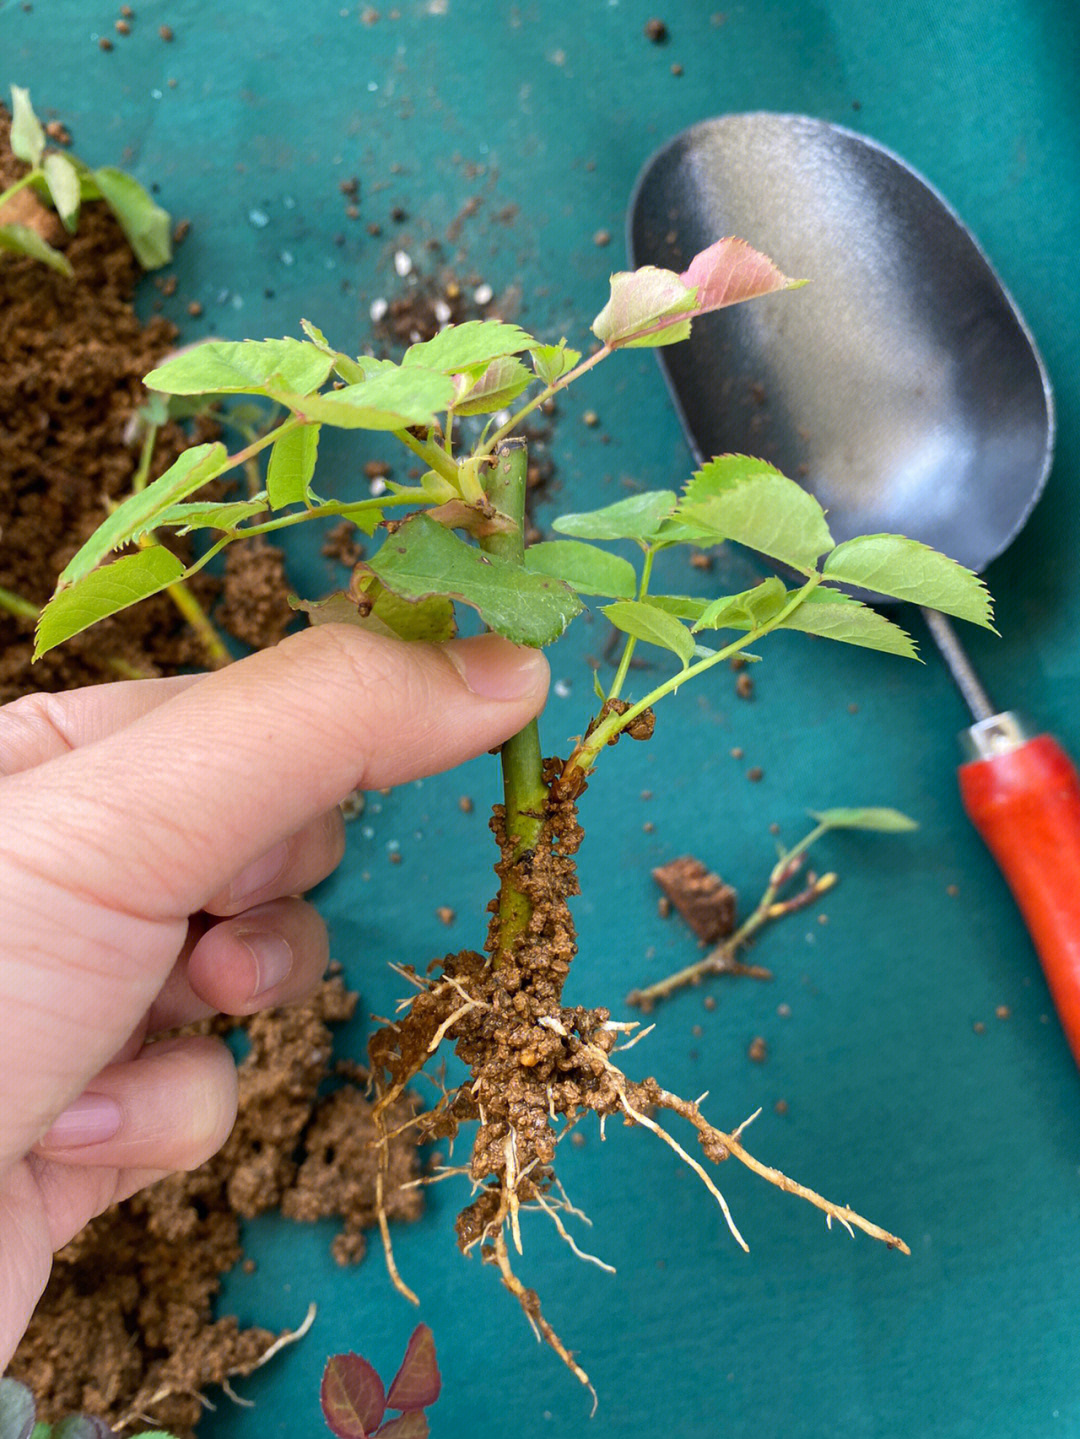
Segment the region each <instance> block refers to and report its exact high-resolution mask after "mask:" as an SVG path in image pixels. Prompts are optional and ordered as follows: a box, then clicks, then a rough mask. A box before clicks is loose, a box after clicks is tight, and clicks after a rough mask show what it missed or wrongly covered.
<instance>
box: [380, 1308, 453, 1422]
mask: <svg viewBox="0 0 1080 1439" xmlns="http://www.w3.org/2000/svg"><path fill="white" fill-rule="evenodd" d="M441 1388H442V1379H441V1378H440V1376H439V1366H438V1364H437V1362H436V1360H435V1339H434V1336H433V1335H432V1333H431V1330H430V1329H429V1328H428V1326H427V1325H426V1324H418V1325H417V1326H416V1328H415V1329H414V1330H413V1332H412V1338H411V1339H410V1340H409V1342H408V1344H407V1345H406V1348H405V1358H404V1359H403V1360H402V1361H401V1368H400V1369H399V1370H398V1372H397V1373H396V1374H395V1375H394V1382H393V1383H392V1384H391V1385H390V1393H389V1394H388V1395H387V1396H386V1407H387V1408H388V1409H401V1410H403V1411H405V1412H410V1411H412V1410H414V1409H426V1408H427V1406H428V1405H429V1404H434V1403H435V1400H436V1399H438V1397H439V1390H440V1389H441ZM386 1432H387V1430H386V1429H384V1430H383V1433H384V1434H385V1433H386ZM417 1432H418V1433H419V1431H417ZM424 1433H425V1434H426V1433H427V1429H426V1428H425V1429H424ZM402 1436H403V1439H405V1436H404V1431H402ZM407 1439H412V1436H411V1434H410V1435H408V1436H407Z"/></svg>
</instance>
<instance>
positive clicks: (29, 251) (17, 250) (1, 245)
mask: <svg viewBox="0 0 1080 1439" xmlns="http://www.w3.org/2000/svg"><path fill="white" fill-rule="evenodd" d="M0 250H10V251H11V252H12V253H13V254H15V255H29V257H30V258H31V259H32V260H40V261H41V263H42V264H43V265H48V266H49V268H50V270H58V271H59V272H60V274H61V275H66V276H67V278H68V279H69V280H70V279H72V278H73V277H74V274H75V271H74V270H73V269H72V268H71V261H70V260H69V259H68V257H67V256H66V255H64V254H61V252H60V251H59V250H54V249H53V247H52V246H51V245H50V244H49V242H48V241H47V240H43V239H42V238H41V236H40V235H39V234H38V232H37V231H36V230H31V228H30V226H29V225H19V224H16V223H15V222H14V221H13V222H12V223H11V224H8V225H0Z"/></svg>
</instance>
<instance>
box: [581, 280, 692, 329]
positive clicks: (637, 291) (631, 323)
mask: <svg viewBox="0 0 1080 1439" xmlns="http://www.w3.org/2000/svg"><path fill="white" fill-rule="evenodd" d="M693 308H694V291H693V289H692V288H691V287H689V286H687V285H685V284H684V283H683V282H682V280H680V279H679V277H678V275H676V273H675V272H674V270H662V269H659V268H658V267H657V266H656V265H643V266H642V267H641V269H639V270H620V271H618V272H617V273H616V274H614V275H612V277H611V295H610V297H609V298H608V302H607V304H606V305H605V306H604V308H603V309H602V310H601V311H600V313H599V315H597V317H596V319H595V320H594V321H593V323H592V330H593V334H594V335H596V337H597V338H598V339H599V340H602V341H603V343H604V344H605V345H610V346H611V347H612V348H613V349H614V348H615V347H616V346H620V345H622V346H643V345H671V344H674V343H675V342H676V341H677V340H685V339H686V338H687V336H688V335H689V334H690V321H689V319H688V318H686V311H688V310H692V309H693ZM664 320H671V322H672V323H671V324H669V325H664V324H663V323H662V322H663V321H664Z"/></svg>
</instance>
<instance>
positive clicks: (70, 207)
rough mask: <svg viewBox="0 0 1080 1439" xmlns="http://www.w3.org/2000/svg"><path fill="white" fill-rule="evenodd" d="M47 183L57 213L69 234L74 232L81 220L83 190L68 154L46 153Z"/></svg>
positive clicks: (44, 169) (45, 169) (45, 171)
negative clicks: (80, 205)
mask: <svg viewBox="0 0 1080 1439" xmlns="http://www.w3.org/2000/svg"><path fill="white" fill-rule="evenodd" d="M42 170H43V171H44V174H45V183H46V185H47V186H48V187H49V194H50V196H51V197H52V202H53V204H54V205H55V206H56V213H57V214H58V215H59V216H60V219H61V220H62V221H63V223H64V229H65V230H67V232H68V234H74V233H75V229H76V226H77V225H78V222H79V204H80V201H81V199H82V191H81V189H80V186H79V174H78V171H77V170H76V169H75V166H74V165H73V164H72V163H71V161H70V160H69V159H68V157H67V156H66V155H58V154H55V153H54V154H52V155H46V156H45V163H44V165H43V166H42Z"/></svg>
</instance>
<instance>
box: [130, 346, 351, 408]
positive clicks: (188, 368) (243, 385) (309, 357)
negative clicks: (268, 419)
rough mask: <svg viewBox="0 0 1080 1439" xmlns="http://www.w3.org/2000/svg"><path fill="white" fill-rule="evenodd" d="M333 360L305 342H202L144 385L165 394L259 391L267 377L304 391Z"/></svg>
mask: <svg viewBox="0 0 1080 1439" xmlns="http://www.w3.org/2000/svg"><path fill="white" fill-rule="evenodd" d="M332 364H333V359H332V357H331V356H330V355H327V354H325V353H324V352H323V351H322V350H320V349H319V348H318V346H316V345H312V344H310V343H309V342H308V341H307V340H294V339H284V340H206V341H205V342H204V343H203V344H201V345H192V346H191V348H190V349H187V350H184V351H183V352H182V353H181V354H179V355H174V356H173V358H172V359H171V360H166V361H165V363H164V364H163V365H158V367H157V369H155V370H151V371H150V373H149V374H148V375H147V377H146V380H145V383H146V384H147V385H148V386H149V388H150V389H151V390H163V391H164V392H165V393H166V394H167V395H211V394H222V395H263V394H266V393H267V386H268V385H269V383H270V382H271V381H275V382H276V383H277V385H278V386H279V387H280V388H281V389H284V390H289V391H290V392H293V393H297V394H300V395H307V394H308V393H309V392H310V391H312V390H317V389H318V388H319V386H320V385H321V384H322V383H323V382H324V381H325V379H326V377H327V375H329V373H330V367H331V366H332Z"/></svg>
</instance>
